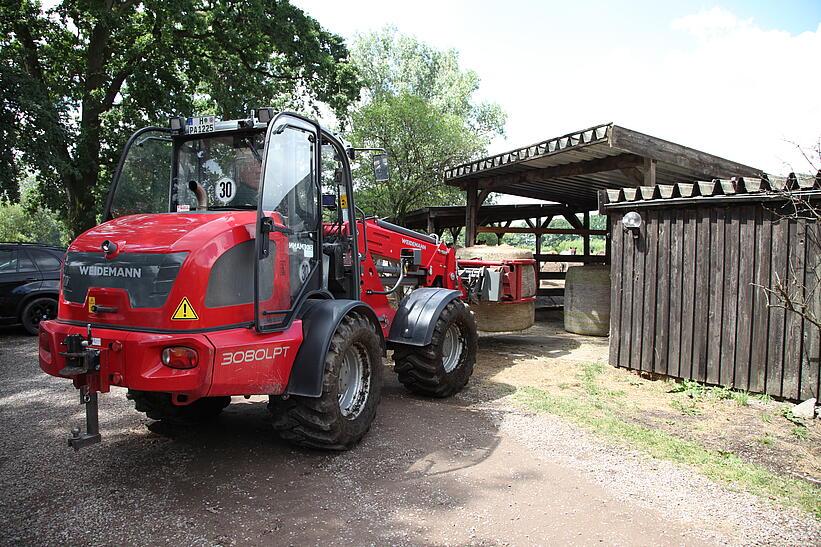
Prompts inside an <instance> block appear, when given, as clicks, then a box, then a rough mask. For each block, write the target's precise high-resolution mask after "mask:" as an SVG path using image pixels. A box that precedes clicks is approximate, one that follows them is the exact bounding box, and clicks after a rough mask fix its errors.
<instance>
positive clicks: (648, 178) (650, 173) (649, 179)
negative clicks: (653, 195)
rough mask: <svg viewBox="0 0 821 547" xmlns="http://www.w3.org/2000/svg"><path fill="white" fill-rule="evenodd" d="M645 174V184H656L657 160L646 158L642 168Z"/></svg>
mask: <svg viewBox="0 0 821 547" xmlns="http://www.w3.org/2000/svg"><path fill="white" fill-rule="evenodd" d="M642 174H643V175H644V186H655V185H656V160H653V159H650V158H644V167H643V169H642Z"/></svg>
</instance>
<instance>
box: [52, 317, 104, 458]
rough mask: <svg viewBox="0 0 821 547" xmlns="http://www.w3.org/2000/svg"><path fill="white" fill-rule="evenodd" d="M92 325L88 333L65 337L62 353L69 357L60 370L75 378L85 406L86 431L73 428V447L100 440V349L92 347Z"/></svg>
mask: <svg viewBox="0 0 821 547" xmlns="http://www.w3.org/2000/svg"><path fill="white" fill-rule="evenodd" d="M91 341H92V338H91V325H89V326H88V335H87V336H86V337H85V338H84V337H83V336H82V335H81V334H70V335H68V336H66V338H65V340H64V341H63V344H64V345H65V346H66V351H65V352H62V353H60V355H62V356H63V357H65V358H66V366H65V367H63V368H62V369H61V370H60V375H61V376H68V377H71V378H72V379H73V380H74V385H75V386H77V387H78V388H79V390H80V404H81V405H85V407H86V430H85V432H82V431H80V428H79V427H74V428H72V430H71V437H69V438H68V445H69V446H70V447H72V448H74V450H80V449H81V448H83V447H85V446H89V445H92V444H96V443H98V442H100V441H101V439H102V437H101V436H100V419H99V407H98V406H97V389H98V388H99V387H100V386H99V383H100V382H99V379H100V350H98V349H94V348H90V347H89V345H91Z"/></svg>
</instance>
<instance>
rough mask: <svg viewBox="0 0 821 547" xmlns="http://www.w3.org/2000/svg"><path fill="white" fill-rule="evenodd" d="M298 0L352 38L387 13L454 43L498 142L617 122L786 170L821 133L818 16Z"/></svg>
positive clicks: (500, 146)
mask: <svg viewBox="0 0 821 547" xmlns="http://www.w3.org/2000/svg"><path fill="white" fill-rule="evenodd" d="M297 1H298V3H299V4H300V5H304V6H305V7H306V8H307V9H308V10H309V12H311V13H312V14H314V15H315V16H316V17H318V18H319V20H320V22H321V23H322V24H323V25H328V26H329V28H331V29H332V30H334V31H336V32H341V33H343V34H345V35H346V36H348V37H350V36H351V35H352V34H353V33H356V32H367V31H369V30H375V29H377V28H380V27H382V26H383V25H385V24H393V25H396V26H397V27H398V28H399V30H400V31H401V32H406V33H409V34H414V35H416V36H418V37H419V38H420V39H422V40H424V41H427V42H430V43H431V44H433V45H434V46H436V47H440V48H443V47H455V48H457V49H458V50H459V51H460V52H461V60H462V63H463V65H464V66H466V67H468V68H472V69H474V70H476V71H477V72H478V74H479V76H480V77H481V79H482V86H481V90H480V93H481V96H482V98H483V99H485V100H491V101H495V102H498V103H500V104H501V106H502V107H503V108H504V109H505V111H506V112H507V113H508V124H507V139H504V140H502V139H499V140H498V141H497V142H494V144H493V146H492V148H491V152H493V153H495V152H501V151H504V150H508V149H511V148H514V147H518V146H523V145H526V144H529V143H531V142H536V141H539V140H543V139H546V138H549V137H554V136H556V135H560V134H562V133H566V132H570V131H574V130H577V129H582V128H584V127H589V126H592V125H596V124H599V123H604V122H611V121H612V122H615V123H617V124H620V125H623V126H625V127H629V128H631V129H635V130H637V131H642V132H645V133H649V134H651V135H654V136H657V137H660V138H663V139H667V140H671V141H673V142H678V143H680V144H683V145H686V146H691V147H693V148H697V149H700V150H703V151H705V152H709V153H712V154H716V155H719V156H723V157H726V158H728V159H731V160H735V161H739V162H742V163H746V164H749V165H752V166H755V167H759V168H761V169H764V170H765V171H768V172H770V173H784V172H788V171H790V170H792V169H797V170H801V169H804V166H805V165H806V161H805V160H803V158H801V157H800V154H798V153H797V152H796V151H795V150H793V148H792V146H791V145H790V144H789V143H788V142H787V141H795V142H799V143H802V144H805V145H812V144H813V143H817V141H818V138H819V136H821V70H819V65H820V63H819V59H821V25H819V24H817V23H816V26H817V28H816V29H815V30H814V31H807V32H802V33H800V34H793V33H790V32H787V31H784V30H777V29H776V30H773V29H770V28H768V23H767V22H765V21H761V20H758V19H747V18H741V17H738V16H737V15H736V14H734V13H732V12H730V11H728V10H726V9H724V8H721V7H716V8H712V9H708V10H704V11H700V12H695V13H691V14H686V12H681V11H679V10H680V9H681V8H680V7H676V8H675V9H673V8H671V7H669V6H662V5H661V4H663V3H659V4H658V5H655V4H652V3H649V2H648V6H645V7H644V8H643V9H639V8H628V7H626V5H624V4H626V3H624V4H622V5H619V3H617V2H600V3H595V2H592V3H584V2H577V3H571V4H567V3H561V4H559V3H549V2H541V1H540V2H524V1H521V0H509V2H508V3H507V4H505V5H504V6H502V4H499V3H498V2H492V1H487V2H483V1H481V0H474V2H445V3H442V2H435V1H423V0H419V2H418V3H417V4H415V5H414V9H408V7H407V5H406V4H401V3H384V2H378V1H376V0H374V1H372V2H365V3H362V2H358V3H357V6H358V9H355V10H351V9H350V8H349V6H348V5H347V4H344V3H330V4H329V3H327V2H324V1H322V0H297ZM631 10H632V11H631ZM432 13H436V15H437V16H436V17H431V14H432ZM674 13H676V14H685V15H684V16H682V17H679V18H675V17H676V15H672V14H674ZM785 164H788V165H785Z"/></svg>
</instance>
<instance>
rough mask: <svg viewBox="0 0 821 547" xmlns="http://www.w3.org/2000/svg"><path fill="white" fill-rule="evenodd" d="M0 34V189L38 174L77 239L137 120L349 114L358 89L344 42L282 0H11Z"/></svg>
mask: <svg viewBox="0 0 821 547" xmlns="http://www.w3.org/2000/svg"><path fill="white" fill-rule="evenodd" d="M0 30H2V34H0V195H2V196H4V197H5V198H7V199H11V200H14V201H16V200H18V199H19V198H20V195H19V189H18V187H17V183H18V180H19V178H20V174H21V172H22V171H23V169H30V170H32V171H33V172H36V173H37V182H38V185H37V190H38V194H39V199H40V200H41V201H42V202H43V203H44V204H45V205H47V206H49V207H51V208H53V209H54V210H58V211H61V212H62V214H63V215H64V218H65V220H66V221H67V224H68V226H69V228H70V229H71V231H72V232H73V233H74V234H76V233H78V232H79V231H81V230H84V229H86V228H88V227H90V226H92V225H94V224H95V221H96V214H97V213H98V209H99V204H100V203H101V201H102V196H103V195H104V194H105V191H106V189H107V187H108V183H109V178H110V174H111V171H112V166H113V165H114V164H115V162H116V158H117V156H118V155H119V152H120V149H121V148H122V145H123V143H124V141H125V139H126V138H127V137H128V136H129V134H130V133H131V132H132V131H133V130H134V129H135V128H136V127H138V126H144V125H149V124H151V123H161V124H163V125H164V124H165V123H167V122H166V119H167V117H168V116H169V115H174V114H180V113H194V112H195V111H196V112H197V113H213V114H217V115H219V116H223V117H240V116H243V115H246V114H247V113H248V111H249V110H250V108H252V107H254V106H260V105H271V106H275V107H284V106H290V107H295V108H304V107H314V108H315V107H316V105H317V103H319V102H321V103H325V104H327V105H328V106H329V107H330V108H331V109H332V110H334V111H335V112H338V113H339V114H342V113H343V112H345V111H346V109H347V107H348V106H349V105H350V103H351V102H352V101H354V100H356V98H357V97H358V95H359V90H360V83H359V79H358V77H357V74H356V71H355V69H354V67H353V65H352V64H351V63H350V62H349V53H348V50H347V48H346V46H345V44H344V42H343V41H342V39H341V38H340V37H339V36H336V35H334V34H331V33H329V32H327V31H325V30H324V29H322V28H321V27H320V25H319V23H317V21H315V20H314V19H312V18H311V17H309V16H307V15H305V14H304V13H303V12H302V11H301V10H299V9H298V8H296V7H294V6H292V5H291V4H290V3H288V2H287V0H233V1H229V0H144V1H140V0H94V1H92V2H87V1H80V0H63V1H61V2H59V3H57V4H56V6H55V7H53V8H50V9H48V10H45V11H44V10H43V9H42V7H41V5H40V2H38V1H37V0H11V1H10V2H3V3H2V4H1V5H0Z"/></svg>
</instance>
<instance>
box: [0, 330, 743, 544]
mask: <svg viewBox="0 0 821 547" xmlns="http://www.w3.org/2000/svg"><path fill="white" fill-rule="evenodd" d="M35 342H36V340H35V339H33V338H27V337H23V336H18V335H16V334H15V333H11V334H9V333H6V334H0V430H2V432H3V435H2V436H0V529H2V530H3V531H4V533H3V534H2V536H0V543H3V544H9V545H11V544H14V545H19V544H86V545H87V544H118V545H122V544H136V543H139V544H152V543H182V544H192V545H193V544H202V545H214V544H225V545H228V544H294V545H297V544H308V545H313V544H322V545H331V544H357V545H360V544H395V545H403V544H425V545H444V544H460V545H461V544H471V543H472V544H493V545H495V544H512V545H531V544H584V545H588V544H600V543H606V544H621V545H628V544H659V545H678V544H683V543H686V544H699V543H702V542H703V541H704V540H703V538H697V537H695V536H694V535H693V532H692V530H693V529H696V528H698V527H699V525H700V524H701V523H699V522H691V523H690V525H689V526H685V525H684V524H683V523H681V522H679V521H678V519H677V518H671V510H670V508H660V509H658V510H656V509H652V508H648V507H647V506H646V505H645V504H641V503H633V502H632V501H631V500H630V499H629V498H625V497H624V496H619V495H617V493H616V492H614V491H612V490H611V489H609V488H607V487H606V485H603V484H602V483H601V482H600V481H596V480H595V479H594V478H591V477H590V476H589V475H586V474H585V472H584V469H582V468H579V467H577V465H576V464H574V463H573V462H570V461H569V460H564V461H562V460H561V459H556V458H551V457H545V454H546V453H545V452H543V451H542V450H541V449H540V448H539V446H538V443H535V444H534V443H528V442H526V441H527V439H528V438H527V436H526V432H525V437H521V434H522V431H518V432H517V431H511V430H510V428H511V427H514V429H515V428H516V427H519V426H516V425H515V423H513V422H508V423H505V422H504V421H503V420H500V419H499V416H498V413H499V409H500V408H501V409H503V410H504V409H507V405H506V403H505V401H504V400H497V401H493V400H489V399H492V398H493V397H497V396H499V395H503V394H504V393H503V392H500V391H498V390H497V391H495V392H494V393H495V395H490V392H485V391H483V390H482V389H481V388H479V387H478V386H477V387H476V389H475V391H473V392H468V393H467V394H466V395H465V396H460V397H458V398H456V399H453V400H449V401H429V400H424V399H418V398H415V397H412V396H410V395H408V394H406V393H405V392H404V391H403V390H402V388H401V386H399V384H398V383H397V382H396V380H395V379H394V377H393V375H392V374H388V375H386V376H387V378H388V382H387V384H386V387H385V390H384V399H383V403H382V405H381V407H380V410H379V416H378V418H377V421H376V423H375V424H374V427H373V429H372V430H371V432H370V433H369V435H368V436H367V437H366V438H365V440H364V441H363V442H362V443H361V444H360V446H358V447H357V448H356V449H354V450H353V451H351V452H347V453H342V454H325V453H318V452H310V451H302V450H296V449H292V448H291V447H290V446H288V445H286V444H283V443H282V442H280V441H278V440H276V439H275V438H274V437H273V435H272V434H271V431H270V429H269V426H268V423H267V416H266V411H265V406H264V401H263V400H262V398H252V399H251V400H250V401H245V400H243V399H235V401H236V404H233V405H232V406H231V407H229V409H228V410H227V411H226V413H225V415H224V416H223V417H221V418H220V420H219V422H218V423H217V424H215V425H214V426H212V427H210V428H207V429H199V430H188V431H173V430H166V429H164V428H163V427H162V426H161V425H160V424H156V423H151V422H150V421H149V420H146V419H144V418H143V417H142V415H140V414H137V413H136V412H134V411H133V410H132V409H131V406H130V403H129V402H128V401H126V400H125V397H124V394H123V393H122V392H121V391H120V392H115V393H113V394H111V395H108V396H105V397H104V398H103V400H102V411H103V415H102V416H101V426H102V429H103V431H104V435H105V437H104V441H103V444H102V445H101V446H97V447H94V448H91V449H87V450H85V451H81V452H80V453H76V454H75V453H74V452H72V451H70V450H69V449H68V448H67V447H66V446H65V445H64V442H65V441H64V437H65V435H66V433H67V431H68V429H69V428H70V426H71V425H73V424H75V423H79V422H80V420H81V414H80V412H79V410H80V407H79V405H77V404H76V401H75V398H76V397H75V391H74V389H73V388H71V387H70V385H69V384H68V383H67V382H64V381H60V380H57V379H54V378H50V377H47V376H45V375H43V374H42V373H41V372H40V371H39V369H38V368H37V365H36V346H35ZM476 397H480V398H481V399H482V401H481V402H480V403H477V401H476ZM544 427H545V428H546V429H541V430H540V431H539V435H540V437H544V439H548V438H550V436H551V435H552V433H551V429H550V427H551V426H550V424H549V422H546V425H545V426H544ZM561 427H563V428H566V427H567V425H566V424H562V425H561ZM500 428H501V429H500ZM557 431H558V430H557ZM562 432H563V433H562V434H563V435H567V431H566V429H563V430H562ZM544 439H542V440H544ZM526 445H527V446H526ZM580 448H583V447H580ZM692 496H694V497H697V496H698V493H697V492H693V493H692ZM672 512H673V513H674V512H675V511H672ZM708 524H709V523H708ZM725 532H726V531H725V530H718V531H715V534H716V535H714V536H713V537H714V538H724V539H726V540H729V541H733V538H732V536H729V537H725V536H724V535H723V534H724V533H725Z"/></svg>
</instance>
